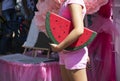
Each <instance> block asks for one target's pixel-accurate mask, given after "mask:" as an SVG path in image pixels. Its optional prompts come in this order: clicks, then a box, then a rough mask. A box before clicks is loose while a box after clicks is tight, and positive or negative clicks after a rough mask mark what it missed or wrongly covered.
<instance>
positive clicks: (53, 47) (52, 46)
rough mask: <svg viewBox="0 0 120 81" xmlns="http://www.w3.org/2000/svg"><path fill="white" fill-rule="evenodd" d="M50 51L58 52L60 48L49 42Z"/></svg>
mask: <svg viewBox="0 0 120 81" xmlns="http://www.w3.org/2000/svg"><path fill="white" fill-rule="evenodd" d="M50 46H51V49H52V51H54V52H59V51H61V49H60V48H59V47H58V45H57V44H50Z"/></svg>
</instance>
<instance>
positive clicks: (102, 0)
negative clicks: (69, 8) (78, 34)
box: [84, 0, 108, 14]
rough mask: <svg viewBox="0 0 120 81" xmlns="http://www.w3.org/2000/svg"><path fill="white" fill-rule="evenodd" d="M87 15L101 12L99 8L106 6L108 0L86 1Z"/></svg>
mask: <svg viewBox="0 0 120 81" xmlns="http://www.w3.org/2000/svg"><path fill="white" fill-rule="evenodd" d="M84 2H85V5H86V9H87V14H93V13H95V12H97V11H98V10H99V8H100V7H101V6H103V5H105V4H106V3H107V2H108V0H84Z"/></svg>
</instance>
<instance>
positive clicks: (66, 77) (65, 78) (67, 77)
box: [60, 65, 70, 81]
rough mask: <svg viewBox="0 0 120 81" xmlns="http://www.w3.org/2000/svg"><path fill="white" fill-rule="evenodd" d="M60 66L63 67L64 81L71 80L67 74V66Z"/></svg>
mask: <svg viewBox="0 0 120 81" xmlns="http://www.w3.org/2000/svg"><path fill="white" fill-rule="evenodd" d="M60 68H61V76H62V81H70V78H69V76H68V74H67V70H66V69H65V66H64V65H61V66H60Z"/></svg>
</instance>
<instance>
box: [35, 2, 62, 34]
mask: <svg viewBox="0 0 120 81" xmlns="http://www.w3.org/2000/svg"><path fill="white" fill-rule="evenodd" d="M60 5H61V3H59V0H38V3H37V5H36V7H37V9H38V12H35V16H34V18H35V23H36V25H37V26H38V28H39V29H40V30H41V31H43V32H46V30H45V17H46V12H48V11H51V12H55V13H58V11H59V8H60Z"/></svg>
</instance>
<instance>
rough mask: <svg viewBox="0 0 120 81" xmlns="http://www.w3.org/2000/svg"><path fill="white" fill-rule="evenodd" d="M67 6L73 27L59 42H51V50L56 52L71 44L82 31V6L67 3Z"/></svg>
mask: <svg viewBox="0 0 120 81" xmlns="http://www.w3.org/2000/svg"><path fill="white" fill-rule="evenodd" d="M68 7H69V9H70V12H71V17H72V23H73V26H74V29H73V30H72V31H71V32H70V34H69V35H68V36H67V37H66V38H65V39H64V40H63V41H62V42H61V43H60V44H58V45H56V44H51V47H52V50H53V51H56V52H58V51H61V50H63V49H65V48H66V47H68V46H69V45H71V44H72V43H73V42H75V41H76V40H77V39H78V38H79V36H80V35H81V34H82V33H83V32H84V25H83V16H82V6H80V5H79V4H69V5H68Z"/></svg>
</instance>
